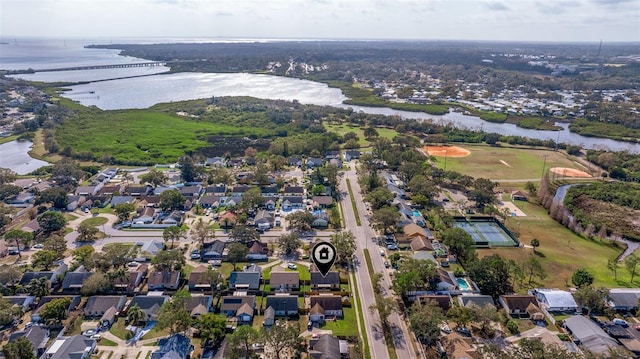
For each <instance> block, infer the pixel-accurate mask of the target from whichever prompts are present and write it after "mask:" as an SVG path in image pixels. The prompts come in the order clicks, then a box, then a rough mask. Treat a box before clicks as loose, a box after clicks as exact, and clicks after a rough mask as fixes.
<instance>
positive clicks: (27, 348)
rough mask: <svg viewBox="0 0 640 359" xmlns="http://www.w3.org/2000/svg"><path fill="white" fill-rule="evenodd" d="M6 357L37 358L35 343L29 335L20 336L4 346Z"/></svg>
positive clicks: (7, 358)
mask: <svg viewBox="0 0 640 359" xmlns="http://www.w3.org/2000/svg"><path fill="white" fill-rule="evenodd" d="M2 353H3V354H4V357H5V359H36V356H35V355H34V354H33V344H31V342H30V341H29V339H27V337H24V336H22V337H20V338H18V339H16V340H13V341H11V342H9V343H7V344H6V345H5V346H4V347H2Z"/></svg>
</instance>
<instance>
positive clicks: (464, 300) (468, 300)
mask: <svg viewBox="0 0 640 359" xmlns="http://www.w3.org/2000/svg"><path fill="white" fill-rule="evenodd" d="M458 302H459V303H460V305H461V306H463V307H468V308H470V307H472V306H477V307H479V308H484V307H485V306H487V305H488V306H491V308H493V309H496V304H495V303H494V302H493V298H492V297H491V296H490V295H482V294H465V295H461V296H458Z"/></svg>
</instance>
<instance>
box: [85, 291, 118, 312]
mask: <svg viewBox="0 0 640 359" xmlns="http://www.w3.org/2000/svg"><path fill="white" fill-rule="evenodd" d="M126 303H127V297H126V296H124V295H94V296H92V297H89V298H88V299H87V303H86V304H85V305H84V316H85V317H102V316H103V315H104V313H105V312H107V311H108V310H109V309H110V308H114V309H115V310H116V312H119V311H121V310H122V309H123V308H124V305H125V304H126Z"/></svg>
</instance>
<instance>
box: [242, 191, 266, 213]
mask: <svg viewBox="0 0 640 359" xmlns="http://www.w3.org/2000/svg"><path fill="white" fill-rule="evenodd" d="M264 202H265V198H264V197H263V196H262V190H260V187H253V188H250V189H248V190H247V191H246V192H245V193H244V194H243V195H242V206H243V207H245V208H247V209H251V208H256V207H260V206H262V205H263V204H264Z"/></svg>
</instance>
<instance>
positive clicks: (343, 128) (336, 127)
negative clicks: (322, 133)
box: [323, 121, 398, 148]
mask: <svg viewBox="0 0 640 359" xmlns="http://www.w3.org/2000/svg"><path fill="white" fill-rule="evenodd" d="M323 126H324V128H325V129H326V130H327V131H331V132H335V133H337V134H339V135H340V136H344V134H345V133H348V132H354V133H355V134H357V135H358V137H359V138H360V140H359V141H358V143H359V144H360V147H361V148H363V147H365V148H366V147H369V146H371V142H369V141H367V140H366V139H365V138H364V130H363V128H362V127H360V126H355V125H348V124H333V123H327V122H326V121H325V122H324V123H323ZM376 131H378V134H379V135H380V137H384V138H388V139H390V140H392V139H393V138H394V137H395V136H397V135H398V132H396V131H395V130H392V129H389V128H379V127H377V128H376Z"/></svg>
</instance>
